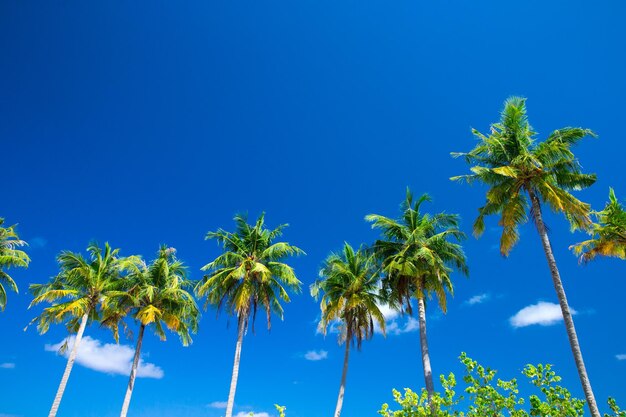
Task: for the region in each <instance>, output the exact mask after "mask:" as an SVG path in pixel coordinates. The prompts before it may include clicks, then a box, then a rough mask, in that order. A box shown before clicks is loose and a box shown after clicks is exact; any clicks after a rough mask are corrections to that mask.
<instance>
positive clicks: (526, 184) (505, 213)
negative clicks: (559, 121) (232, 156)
mask: <svg viewBox="0 0 626 417" xmlns="http://www.w3.org/2000/svg"><path fill="white" fill-rule="evenodd" d="M473 134H474V136H476V138H477V139H478V141H479V143H478V145H476V147H475V148H474V149H472V150H471V151H470V152H468V153H453V154H452V155H453V156H455V157H463V158H464V159H465V161H466V162H467V163H468V164H470V165H471V168H470V170H471V171H472V173H471V174H469V175H462V176H458V177H453V178H452V180H465V181H467V182H468V183H474V182H482V183H484V184H486V185H487V186H488V187H489V189H488V191H487V196H486V197H487V199H486V202H485V205H484V206H483V207H481V208H479V209H478V211H479V214H478V218H477V219H476V222H475V223H474V234H475V235H476V236H479V235H481V234H482V233H483V231H484V229H485V224H484V218H485V216H488V215H491V214H499V215H500V226H502V236H501V238H500V252H501V253H502V255H503V256H507V255H508V253H509V252H510V251H511V249H512V248H513V246H514V245H515V244H516V243H517V241H518V240H519V233H518V228H519V226H520V225H521V224H523V223H525V222H526V221H527V219H528V216H529V215H530V216H532V218H533V220H534V223H535V226H536V227H537V231H538V232H539V236H540V238H541V244H542V245H543V250H544V252H545V255H546V259H547V261H548V266H549V268H550V273H551V275H552V281H553V284H554V288H555V290H556V293H557V297H558V299H559V304H560V306H561V311H562V313H563V319H564V322H565V328H566V330H567V336H568V337H569V342H570V345H571V349H572V353H573V355H574V360H575V362H576V367H577V369H578V375H579V377H580V381H581V383H582V386H583V390H584V392H585V398H586V399H587V403H588V405H589V409H590V410H591V414H592V416H593V417H600V413H599V411H598V407H597V405H596V401H595V398H594V395H593V391H592V389H591V384H590V382H589V377H588V376H587V371H586V369H585V364H584V361H583V356H582V353H581V350H580V346H579V344H578V336H577V335H576V330H575V328H574V320H573V319H572V313H571V311H570V308H569V305H568V303H567V297H566V295H565V289H564V288H563V283H562V281H561V277H560V275H559V270H558V268H557V265H556V260H555V259H554V254H553V253H552V247H551V245H550V239H549V237H548V233H547V230H546V226H545V224H544V221H543V215H542V204H547V205H548V206H549V207H550V208H552V209H553V210H554V211H555V212H558V213H563V214H564V215H565V216H566V217H567V219H568V220H569V222H570V224H571V226H572V229H588V228H589V227H590V226H591V219H590V216H589V214H590V207H589V205H588V204H586V203H583V202H581V201H580V200H578V199H577V198H576V197H575V196H573V195H572V194H571V193H570V191H573V190H580V189H583V188H586V187H589V186H591V185H592V184H593V183H594V182H595V181H596V176H595V175H593V174H584V173H583V172H582V171H581V167H580V165H579V163H578V160H577V159H576V157H575V156H574V154H573V152H572V151H571V147H572V146H573V145H575V144H577V143H578V142H579V141H580V140H581V139H583V138H584V137H586V136H594V133H593V132H592V131H591V130H589V129H583V128H579V127H566V128H563V129H559V130H555V131H554V132H552V133H551V134H550V135H549V136H548V137H547V139H546V140H544V141H542V142H537V141H536V139H535V137H536V133H535V132H534V131H533V129H532V127H531V126H530V124H529V123H528V117H527V115H526V99H524V98H520V97H511V98H509V99H507V100H506V101H505V103H504V110H503V111H502V114H501V117H500V121H499V122H498V123H494V124H493V125H491V130H490V133H489V134H488V135H485V134H482V133H480V132H478V131H477V130H475V129H474V130H473Z"/></svg>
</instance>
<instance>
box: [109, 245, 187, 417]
mask: <svg viewBox="0 0 626 417" xmlns="http://www.w3.org/2000/svg"><path fill="white" fill-rule="evenodd" d="M175 253H176V250H175V249H173V248H168V247H166V246H161V248H160V249H159V252H158V255H157V259H155V260H154V261H153V262H152V263H151V264H150V265H146V264H145V263H143V262H142V263H141V264H139V265H136V267H135V268H134V270H133V271H132V272H131V273H130V274H129V276H128V279H127V282H126V284H125V285H124V289H123V290H122V291H115V292H110V293H109V297H108V300H107V302H106V304H105V306H104V321H105V323H107V322H108V323H110V324H111V325H112V326H115V327H117V323H118V322H119V319H121V318H123V317H124V316H126V315H130V316H131V317H132V318H134V319H135V320H136V321H137V322H139V334H138V336H137V346H136V347H135V356H134V358H133V364H132V367H131V371H130V378H129V380H128V388H127V389H126V396H125V397H124V403H123V405H122V411H121V414H120V417H126V415H127V413H128V407H129V405H130V399H131V396H132V394H133V388H134V386H135V377H136V376H137V367H138V365H139V357H140V352H141V345H142V342H143V335H144V331H145V329H146V327H151V328H152V330H153V331H154V332H155V333H156V335H157V336H159V338H160V339H161V340H165V339H166V335H165V328H168V329H169V330H171V331H172V332H175V333H176V334H178V336H179V337H180V340H181V342H182V344H183V346H188V345H189V344H190V343H191V336H190V332H196V331H197V329H198V317H199V311H198V306H197V305H196V302H195V300H194V298H193V296H192V295H191V294H190V293H189V292H188V291H187V290H186V288H190V287H192V286H193V284H192V281H190V280H189V279H188V278H187V268H186V267H185V266H184V264H183V263H182V262H181V261H179V260H178V259H176V256H175Z"/></svg>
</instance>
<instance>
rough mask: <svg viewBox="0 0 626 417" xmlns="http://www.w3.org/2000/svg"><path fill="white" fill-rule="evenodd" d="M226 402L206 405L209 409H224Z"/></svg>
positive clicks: (214, 402)
mask: <svg viewBox="0 0 626 417" xmlns="http://www.w3.org/2000/svg"><path fill="white" fill-rule="evenodd" d="M226 405H227V402H226V401H213V402H212V403H211V404H208V406H209V407H211V408H226Z"/></svg>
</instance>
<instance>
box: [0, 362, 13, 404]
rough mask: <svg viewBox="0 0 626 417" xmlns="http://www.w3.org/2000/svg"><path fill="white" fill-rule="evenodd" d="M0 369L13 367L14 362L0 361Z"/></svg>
mask: <svg viewBox="0 0 626 417" xmlns="http://www.w3.org/2000/svg"><path fill="white" fill-rule="evenodd" d="M0 369H15V364H14V363H13V362H5V363H0ZM0 417H1V416H0Z"/></svg>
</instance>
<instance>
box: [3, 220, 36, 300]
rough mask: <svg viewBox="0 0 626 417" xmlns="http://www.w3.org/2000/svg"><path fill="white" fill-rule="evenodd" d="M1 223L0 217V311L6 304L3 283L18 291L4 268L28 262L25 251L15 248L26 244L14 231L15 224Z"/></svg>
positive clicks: (25, 265)
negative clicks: (6, 224)
mask: <svg viewBox="0 0 626 417" xmlns="http://www.w3.org/2000/svg"><path fill="white" fill-rule="evenodd" d="M3 224H4V219H3V218H2V217H0V311H4V308H5V307H6V305H7V292H6V290H5V288H4V285H5V284H6V285H8V286H9V288H11V289H12V290H13V291H15V292H18V290H17V284H16V283H15V281H13V278H11V276H10V275H9V274H8V273H7V272H5V271H4V269H8V268H11V267H21V268H27V267H28V264H29V262H30V258H29V257H28V255H27V254H26V252H24V251H22V250H19V249H17V248H19V247H21V246H26V242H24V241H23V240H20V237H19V236H18V235H17V233H16V232H15V225H13V226H9V227H2V225H3Z"/></svg>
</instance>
